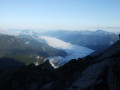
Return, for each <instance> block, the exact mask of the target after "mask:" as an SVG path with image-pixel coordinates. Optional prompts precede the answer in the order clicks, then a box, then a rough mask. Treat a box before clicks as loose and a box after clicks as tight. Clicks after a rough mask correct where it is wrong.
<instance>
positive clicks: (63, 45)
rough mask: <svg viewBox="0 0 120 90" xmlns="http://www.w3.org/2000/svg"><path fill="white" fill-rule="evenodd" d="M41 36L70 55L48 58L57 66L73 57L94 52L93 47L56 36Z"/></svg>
mask: <svg viewBox="0 0 120 90" xmlns="http://www.w3.org/2000/svg"><path fill="white" fill-rule="evenodd" d="M40 38H42V39H44V40H45V41H46V42H47V43H48V45H50V46H52V47H54V48H58V49H62V50H64V51H65V52H67V54H68V55H67V56H66V57H60V56H57V57H49V58H48V59H49V60H50V63H51V64H52V65H53V66H54V67H55V68H57V67H59V66H61V65H63V64H65V63H66V62H68V61H69V60H71V59H77V58H82V57H85V56H87V55H89V54H90V53H92V52H93V50H92V49H89V48H86V47H82V46H77V45H73V44H71V43H68V42H64V41H62V40H59V39H57V38H54V37H48V36H40Z"/></svg>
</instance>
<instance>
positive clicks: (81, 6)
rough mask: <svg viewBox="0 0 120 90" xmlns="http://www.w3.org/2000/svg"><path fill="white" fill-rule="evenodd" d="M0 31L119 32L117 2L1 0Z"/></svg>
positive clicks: (118, 6)
mask: <svg viewBox="0 0 120 90" xmlns="http://www.w3.org/2000/svg"><path fill="white" fill-rule="evenodd" d="M0 28H9V29H10V28H20V29H22V28H26V29H50V30H53V29H54V30H58V29H65V30H66V29H67V30H68V29H69V30H83V29H91V30H92V29H93V30H95V29H106V30H111V31H113V30H115V31H118V30H119V31H120V0H0Z"/></svg>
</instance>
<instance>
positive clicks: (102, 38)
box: [43, 30, 118, 55]
mask: <svg viewBox="0 0 120 90" xmlns="http://www.w3.org/2000/svg"><path fill="white" fill-rule="evenodd" d="M43 35H47V36H52V37H56V38H58V39H61V40H63V41H66V42H69V43H72V44H75V45H80V46H84V47H88V48H91V49H93V50H95V52H94V53H93V55H98V54H99V53H101V52H103V51H104V50H105V49H107V48H108V47H109V46H110V45H112V44H113V43H115V42H116V41H117V40H118V35H117V34H114V33H111V32H107V31H103V30H96V31H88V30H86V31H67V30H59V31H52V32H51V31H50V32H45V33H43Z"/></svg>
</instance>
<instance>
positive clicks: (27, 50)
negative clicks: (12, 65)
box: [0, 34, 66, 64]
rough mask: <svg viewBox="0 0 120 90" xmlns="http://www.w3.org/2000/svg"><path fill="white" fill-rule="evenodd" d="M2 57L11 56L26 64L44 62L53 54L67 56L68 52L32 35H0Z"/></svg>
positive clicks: (0, 54) (0, 55) (0, 53)
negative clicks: (40, 40) (39, 40)
mask: <svg viewBox="0 0 120 90" xmlns="http://www.w3.org/2000/svg"><path fill="white" fill-rule="evenodd" d="M0 41H1V42H0V57H10V58H14V59H15V60H18V61H19V62H22V63H24V64H30V63H36V62H38V63H43V62H44V60H45V58H47V57H51V56H65V55H66V52H64V51H62V50H59V49H55V48H52V47H50V46H48V45H47V44H45V43H42V42H38V41H37V40H35V39H33V38H32V37H25V36H21V37H20V36H16V37H15V36H9V35H3V34H1V35H0Z"/></svg>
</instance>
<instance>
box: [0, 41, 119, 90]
mask: <svg viewBox="0 0 120 90" xmlns="http://www.w3.org/2000/svg"><path fill="white" fill-rule="evenodd" d="M119 48H120V41H118V42H117V43H115V44H114V45H113V46H111V47H110V48H109V49H107V50H106V51H105V52H103V54H100V55H98V56H95V57H91V56H87V57H85V58H83V59H81V58H79V59H78V60H76V59H73V60H71V61H69V62H68V63H66V64H65V65H63V66H61V67H60V68H58V69H54V68H53V67H52V66H51V65H50V63H49V61H46V62H45V63H43V64H41V65H39V66H35V65H34V64H30V65H28V66H24V67H21V68H16V69H11V70H8V71H2V72H1V74H0V90H120V53H119V52H120V49H119ZM8 73H9V74H8Z"/></svg>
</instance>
